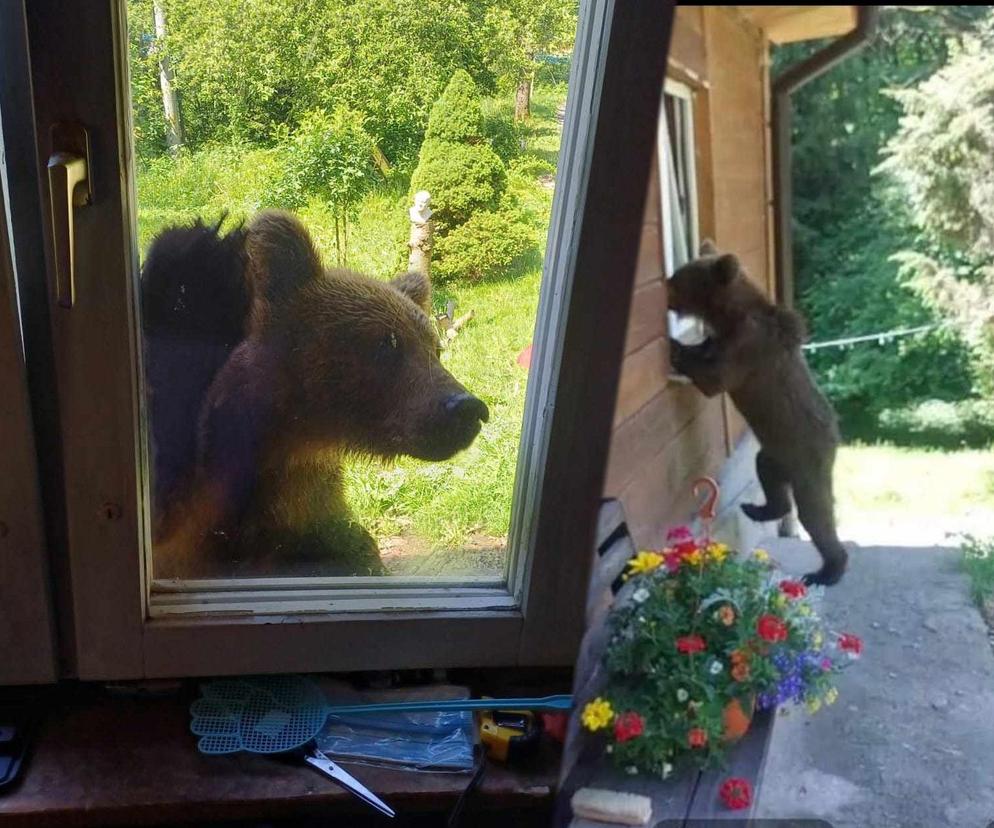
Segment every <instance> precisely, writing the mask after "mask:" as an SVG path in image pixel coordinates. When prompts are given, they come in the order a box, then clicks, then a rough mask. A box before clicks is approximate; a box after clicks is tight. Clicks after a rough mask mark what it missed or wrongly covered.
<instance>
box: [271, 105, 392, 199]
mask: <svg viewBox="0 0 994 828" xmlns="http://www.w3.org/2000/svg"><path fill="white" fill-rule="evenodd" d="M283 153H284V159H285V161H284V163H285V168H286V169H285V173H284V180H283V182H282V184H281V186H280V195H281V200H282V201H283V202H284V204H285V205H286V206H287V207H291V208H297V207H301V206H302V205H303V204H305V203H306V201H307V197H308V196H310V195H316V196H319V197H320V198H323V199H324V200H325V201H327V202H329V203H330V204H332V205H333V206H334V207H335V208H337V210H338V211H339V212H349V211H351V210H353V209H354V207H355V205H356V204H357V203H358V202H359V200H360V199H361V198H362V196H363V195H365V193H366V192H367V190H368V189H369V188H370V186H371V185H372V183H373V180H374V176H375V174H376V173H375V170H374V167H373V139H372V138H371V137H370V135H369V133H367V132H366V130H365V128H364V126H363V116H362V115H361V114H360V113H358V112H355V111H353V110H350V109H346V108H345V107H338V108H337V109H335V111H334V112H332V113H328V112H325V111H324V110H313V111H311V112H308V113H307V114H306V115H304V117H303V118H302V119H301V123H300V126H299V127H298V129H297V130H296V132H295V133H294V134H293V137H292V138H291V140H290V141H289V142H288V143H287V144H286V146H285V148H284V151H283Z"/></svg>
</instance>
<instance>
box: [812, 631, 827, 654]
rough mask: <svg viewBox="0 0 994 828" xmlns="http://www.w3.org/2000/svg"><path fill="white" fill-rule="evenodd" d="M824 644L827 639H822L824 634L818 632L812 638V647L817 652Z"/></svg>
mask: <svg viewBox="0 0 994 828" xmlns="http://www.w3.org/2000/svg"><path fill="white" fill-rule="evenodd" d="M824 642H825V639H824V638H823V637H822V634H821V633H820V632H816V633H815V634H814V635H813V636H811V646H812V647H814V648H815V649H816V650H820V649H821V645H822V644H823V643H824Z"/></svg>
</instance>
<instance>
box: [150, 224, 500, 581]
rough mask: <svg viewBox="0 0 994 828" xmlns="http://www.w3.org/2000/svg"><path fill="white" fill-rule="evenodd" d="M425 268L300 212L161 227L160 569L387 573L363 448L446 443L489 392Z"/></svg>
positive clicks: (442, 448) (154, 378)
mask: <svg viewBox="0 0 994 828" xmlns="http://www.w3.org/2000/svg"><path fill="white" fill-rule="evenodd" d="M430 294H431V285H430V284H429V282H428V279H427V278H426V277H425V276H423V275H421V274H419V273H406V274H403V275H401V276H398V277H397V278H396V279H394V280H393V281H391V282H382V281H378V280H375V279H370V278H366V277H364V276H361V275H359V274H356V273H352V272H350V271H345V270H331V269H327V268H325V267H324V265H323V264H322V262H321V260H320V258H319V256H318V254H317V251H316V250H315V248H314V245H313V243H312V241H311V238H310V236H309V234H308V232H307V230H306V229H305V228H304V226H303V225H302V224H301V223H300V221H299V220H297V219H296V218H295V217H294V216H292V215H290V214H288V213H284V212H279V211H267V212H263V213H260V214H259V215H258V216H256V217H255V219H254V220H252V221H251V222H250V223H249V224H248V226H247V227H245V228H244V229H242V228H239V229H237V230H234V231H232V232H230V233H228V234H227V235H223V236H222V235H221V234H220V232H219V227H213V228H211V227H206V226H204V225H203V224H201V223H197V224H194V225H193V226H191V227H180V228H172V229H170V230H167V231H165V232H164V233H162V234H160V235H159V236H158V237H157V238H156V239H155V240H154V241H153V243H152V245H151V247H150V249H149V252H148V255H147V257H146V263H145V266H144V268H143V270H142V310H143V319H144V332H145V364H146V372H145V375H146V383H147V389H146V391H147V396H148V400H149V405H148V409H149V419H150V433H151V443H152V458H151V459H152V470H151V473H152V492H153V496H154V502H153V533H152V534H153V543H154V544H155V552H154V564H155V576H156V577H160V578H161V577H185V578H196V577H200V578H203V577H218V576H220V577H230V576H249V577H252V576H260V575H283V576H285V575H376V574H382V573H383V571H384V570H383V566H382V562H381V560H380V556H379V550H378V548H377V544H376V542H375V540H374V539H373V537H372V536H371V535H370V534H369V532H367V531H366V530H365V528H363V527H362V526H360V525H358V523H357V522H356V521H355V520H354V519H353V517H352V515H351V514H350V511H349V508H348V505H347V503H346V502H345V496H344V487H343V469H342V466H343V462H344V460H345V459H346V458H347V457H348V456H350V455H356V454H359V455H365V456H376V457H380V458H384V459H387V460H389V459H391V458H393V457H397V456H399V455H408V456H411V457H416V458H419V459H423V460H431V461H437V460H445V459H448V458H449V457H452V456H453V455H454V454H456V453H457V452H459V451H461V450H463V449H465V448H467V447H468V446H469V445H470V444H471V443H472V442H473V440H474V439H475V438H476V436H477V434H478V433H479V432H480V429H481V428H482V424H483V423H484V422H486V421H487V419H488V417H489V413H488V410H487V406H486V405H485V404H484V403H483V402H482V401H481V400H479V399H477V398H476V397H475V396H473V395H472V394H470V393H469V392H468V391H467V390H466V389H465V388H464V387H463V386H462V385H461V384H460V383H459V382H458V381H457V380H456V379H455V378H454V377H453V376H452V375H451V374H450V373H449V372H448V371H447V370H446V369H445V368H444V367H442V364H441V362H440V361H439V355H440V350H439V347H440V346H439V339H438V334H437V331H436V330H435V327H434V324H433V322H432V320H431V319H430V317H429V313H430V310H431V296H430Z"/></svg>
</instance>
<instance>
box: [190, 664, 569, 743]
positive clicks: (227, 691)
mask: <svg viewBox="0 0 994 828" xmlns="http://www.w3.org/2000/svg"><path fill="white" fill-rule="evenodd" d="M201 693H202V696H201V698H199V699H197V700H196V701H195V702H194V703H193V705H192V706H191V708H190V712H191V713H192V714H193V721H192V722H191V724H190V729H191V730H192V731H193V733H194V734H195V735H197V736H199V737H200V741H199V743H198V745H197V747H198V748H199V749H200V752H201V753H208V754H219V753H237V752H239V751H248V752H249V753H284V752H286V751H290V750H296V749H298V748H302V747H304V745H306V744H308V743H309V742H310V741H311V740H312V739H313V738H314V737H315V736H317V734H318V733H319V732H320V731H321V728H322V727H323V726H324V723H325V721H326V720H327V718H328V716H331V715H363V714H367V713H414V712H443V711H465V710H495V709H496V710H553V711H568V710H570V709H571V707H572V704H573V699H572V697H571V696H546V697H544V698H539V699H535V698H514V699H446V700H440V701H401V702H388V703H383V704H349V705H336V706H331V705H329V704H328V703H327V701H326V699H325V697H324V693H322V692H321V689H320V688H319V687H318V686H317V685H316V684H314V682H312V681H310V680H309V679H306V678H304V677H302V676H262V677H258V678H244V679H243V678H237V679H221V680H219V681H213V682H209V683H207V684H204V685H202V686H201Z"/></svg>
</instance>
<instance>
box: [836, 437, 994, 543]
mask: <svg viewBox="0 0 994 828" xmlns="http://www.w3.org/2000/svg"><path fill="white" fill-rule="evenodd" d="M835 479H836V499H837V505H836V508H837V511H838V514H839V519H840V522H842V523H852V522H855V521H865V520H878V519H880V518H881V517H895V516H896V517H902V516H903V517H908V518H912V517H913V518H915V519H916V520H940V521H942V522H943V523H944V524H945V528H946V529H948V530H949V531H956V529H957V526H956V524H957V523H959V522H961V521H962V520H964V519H966V518H968V517H971V516H975V515H990V517H991V520H992V524H991V525H994V452H991V451H985V450H980V449H965V450H959V451H942V450H929V449H915V448H897V447H894V446H887V445H874V446H863V445H849V446H844V447H843V448H842V449H840V451H839V456H838V460H837V461H836V470H835Z"/></svg>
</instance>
